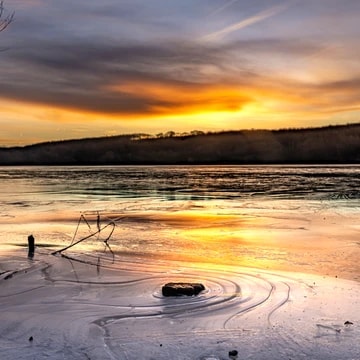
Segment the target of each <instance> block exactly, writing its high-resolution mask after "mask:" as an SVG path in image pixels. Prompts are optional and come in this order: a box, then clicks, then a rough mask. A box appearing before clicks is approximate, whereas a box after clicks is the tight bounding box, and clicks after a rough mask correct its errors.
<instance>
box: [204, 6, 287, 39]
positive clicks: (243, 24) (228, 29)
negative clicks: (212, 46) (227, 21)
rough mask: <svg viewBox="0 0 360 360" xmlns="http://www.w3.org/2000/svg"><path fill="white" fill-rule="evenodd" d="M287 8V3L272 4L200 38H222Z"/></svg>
mask: <svg viewBox="0 0 360 360" xmlns="http://www.w3.org/2000/svg"><path fill="white" fill-rule="evenodd" d="M288 8H289V5H288V4H284V5H278V6H273V7H271V8H269V9H266V10H263V11H260V12H259V13H257V14H255V15H254V16H250V17H248V18H247V19H243V20H241V21H239V22H237V23H235V24H232V25H230V26H227V27H225V28H223V29H221V30H218V31H215V32H212V33H210V34H207V35H205V36H203V37H202V38H201V39H200V40H203V41H217V40H222V39H223V38H224V37H225V36H227V35H229V34H231V33H233V32H235V31H238V30H241V29H244V28H246V27H248V26H251V25H253V24H256V23H258V22H260V21H263V20H266V19H268V18H270V17H273V16H275V15H277V14H279V13H281V12H283V11H285V10H286V9H288Z"/></svg>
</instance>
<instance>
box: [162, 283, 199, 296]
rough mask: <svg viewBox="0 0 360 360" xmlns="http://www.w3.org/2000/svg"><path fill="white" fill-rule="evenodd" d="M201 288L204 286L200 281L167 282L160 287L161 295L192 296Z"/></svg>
mask: <svg viewBox="0 0 360 360" xmlns="http://www.w3.org/2000/svg"><path fill="white" fill-rule="evenodd" d="M203 290H205V286H204V285H203V284H200V283H184V282H179V283H167V284H165V285H164V286H163V287H162V294H163V296H180V295H187V296H193V295H198V294H199V293H200V292H201V291H203Z"/></svg>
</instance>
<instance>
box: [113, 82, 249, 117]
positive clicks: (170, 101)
mask: <svg viewBox="0 0 360 360" xmlns="http://www.w3.org/2000/svg"><path fill="white" fill-rule="evenodd" d="M106 90H107V91H113V92H117V93H119V94H126V95H130V96H139V95H141V96H143V97H144V98H146V99H147V100H148V102H149V103H150V105H149V112H150V114H153V115H175V114H198V113H211V112H223V111H229V112H233V111H235V112H237V111H240V110H241V109H242V108H243V107H244V106H245V105H246V104H248V103H249V102H251V101H252V99H251V97H250V96H249V95H247V94H246V93H245V92H244V91H243V90H242V89H241V88H238V87H235V86H231V85H217V84H215V85H208V84H192V85H189V84H186V85H185V84H166V83H160V82H129V83H124V84H115V85H109V86H106ZM148 114H149V113H148Z"/></svg>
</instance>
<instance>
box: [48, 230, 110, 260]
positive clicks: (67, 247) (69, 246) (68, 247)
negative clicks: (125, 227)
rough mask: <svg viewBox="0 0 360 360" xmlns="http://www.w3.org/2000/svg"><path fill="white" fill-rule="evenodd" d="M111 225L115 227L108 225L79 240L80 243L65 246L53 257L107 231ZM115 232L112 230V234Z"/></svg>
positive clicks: (54, 253) (55, 252)
mask: <svg viewBox="0 0 360 360" xmlns="http://www.w3.org/2000/svg"><path fill="white" fill-rule="evenodd" d="M110 225H112V226H114V224H113V223H109V224H106V225H105V226H103V227H102V228H100V229H98V230H97V231H95V232H93V233H91V234H90V235H88V236H85V237H83V238H81V239H80V240H78V241H76V242H73V243H71V244H70V245H68V246H65V247H64V248H62V249H60V250H56V251H54V252H52V253H51V255H56V254H60V253H62V252H63V251H65V250H68V249H70V248H72V247H73V246H75V245H77V244H79V243H81V242H82V241H84V240H87V239H89V238H91V237H93V236H95V235H97V234H99V233H100V232H101V231H103V230H105V229H106V228H107V227H109V226H110ZM113 231H114V228H113V229H112V231H111V234H112V233H113ZM108 239H109V238H108ZM108 239H106V241H107V240H108Z"/></svg>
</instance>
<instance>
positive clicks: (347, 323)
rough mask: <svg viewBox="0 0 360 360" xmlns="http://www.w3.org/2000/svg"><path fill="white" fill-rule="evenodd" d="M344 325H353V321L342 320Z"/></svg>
mask: <svg viewBox="0 0 360 360" xmlns="http://www.w3.org/2000/svg"><path fill="white" fill-rule="evenodd" d="M344 325H354V323H353V322H351V321H345V322H344Z"/></svg>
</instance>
